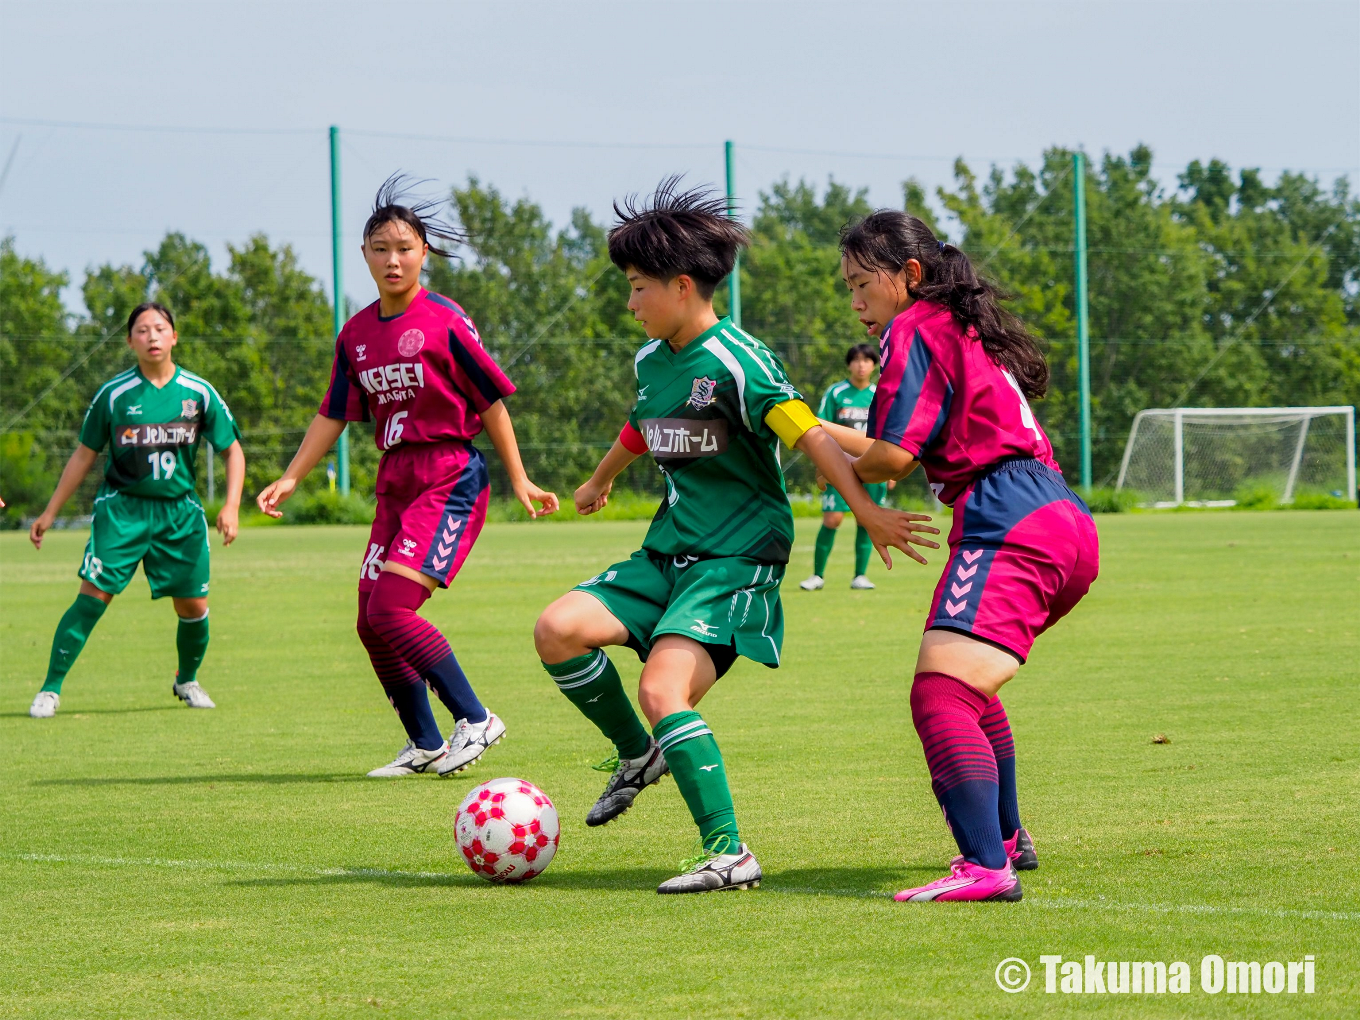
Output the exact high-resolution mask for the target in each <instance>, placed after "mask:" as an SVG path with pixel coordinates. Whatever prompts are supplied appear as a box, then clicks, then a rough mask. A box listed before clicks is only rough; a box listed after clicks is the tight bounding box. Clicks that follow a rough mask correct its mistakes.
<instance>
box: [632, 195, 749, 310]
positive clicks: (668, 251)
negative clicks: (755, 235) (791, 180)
mask: <svg viewBox="0 0 1360 1020" xmlns="http://www.w3.org/2000/svg"><path fill="white" fill-rule="evenodd" d="M614 215H616V216H618V218H619V221H618V223H616V224H615V225H614V227H613V229H611V230H610V231H609V258H610V261H612V262H613V263H614V265H616V266H618V267H619V268H620V269H628V268H629V267H630V266H631V267H632V268H633V269H636V270H637V271H638V272H639V273H642V274H644V275H646V276H650V277H652V278H653V279H657V280H673V279H675V278H676V277H677V276H680V275H681V274H682V273H683V274H684V275H685V276H688V277H690V278H692V279H693V280H694V283H695V288H696V289H697V290H698V291H699V293H700V295H702V296H703V297H704V298H711V297H712V296H713V291H714V290H716V289H717V286H718V284H719V283H721V282H722V281H723V279H724V278H725V277H726V276H727V274H728V273H730V272H732V267H733V266H734V265H736V261H737V252H739V251H740V250H741V249H742V248H745V247H746V245H747V244H748V243H749V238H748V237H747V234H746V228H745V227H743V226H742V225H741V224H740V223H738V222H737V221H736V220H734V219H729V218H728V215H727V200H726V199H725V198H722V197H721V196H719V195H717V194H715V193H714V192H713V191H712V190H711V189H708V188H691V189H689V190H688V191H681V190H680V176H679V175H678V174H677V175H675V176H672V177H667V178H666V179H665V180H663V181H662V182H661V183H660V184H658V185H657V188H656V191H655V192H653V193H652V195H651V196H650V197H648V198H647V199H645V200H641V201H640V200H639V199H638V196H637V195H629V196H628V197H627V198H626V199H624V201H623V206H622V207H620V206H619V203H618V202H615V203H614Z"/></svg>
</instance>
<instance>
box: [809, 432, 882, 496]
mask: <svg viewBox="0 0 1360 1020" xmlns="http://www.w3.org/2000/svg"><path fill="white" fill-rule="evenodd" d="M848 431H851V432H853V431H854V430H853V429H850V430H848ZM795 449H797V450H799V451H800V452H801V453H803V454H805V455H806V456H807V458H808V460H810V461H812V463H814V464H816V465H817V470H818V471H819V472H821V475H822V477H823V478H825V479H826V480H827V483H828V484H830V485H831V486H833V487H834V488H835V490H836V491H837V492H839V493H840V494H841V497H842V498H843V499H844V500H845V502H846V505H847V506H849V507H850V512H851V513H853V514H855V516H856V517H861V516H862V515H863V514H865V513H868V512H871V511H872V508H873V507H874V506H876V504H875V503H874V501H873V500H872V499H870V498H869V494H868V493H867V492H865V491H864V485H863V483H861V482H860V480H859V478H858V477H856V475H855V472H854V469H853V468H852V467H851V466H850V458H849V457H847V456H846V454H845V451H844V450H842V449H841V448H840V446H839V445H838V444H837V443H836V440H835V439H833V438H832V437H831V436H830V435H829V434H828V433H827V432H826V430H825V429H824V428H815V429H808V430H807V431H806V432H804V433H803V436H802V438H801V439H799V440H798V444H797V446H795Z"/></svg>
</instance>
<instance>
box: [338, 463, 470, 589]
mask: <svg viewBox="0 0 1360 1020" xmlns="http://www.w3.org/2000/svg"><path fill="white" fill-rule="evenodd" d="M375 488H376V489H377V493H378V515H377V517H375V518H374V520H373V530H372V531H371V532H369V536H368V551H367V552H366V553H364V562H363V566H362V567H360V569H359V590H360V591H369V590H371V589H372V588H373V586H374V585H375V584H376V583H377V581H378V574H379V573H380V572H381V571H382V568H383V564H384V563H385V562H387V561H389V560H390V561H391V562H393V563H399V564H401V565H402V566H404V567H410V568H411V569H412V570H418V571H420V572H421V573H422V574H428V575H429V576H430V577H433V578H434V579H435V580H436V581H438V582H439V586H440V587H441V588H447V587H448V586H449V582H450V581H451V580H453V578H454V577H455V576H457V574H458V571H459V568H461V567H462V565H463V561H464V560H466V559H467V557H468V553H470V552H471V551H472V545H473V543H474V542H476V541H477V536H478V535H479V534H481V531H482V525H483V524H485V523H486V504H487V500H488V498H489V497H490V494H491V488H490V482H489V479H488V477H487V470H486V458H485V457H483V456H482V454H481V451H480V450H478V449H477V448H476V447H475V446H473V445H472V444H471V443H465V442H462V441H458V440H453V441H449V442H443V443H410V444H408V443H403V444H401V445H399V446H396V447H394V448H392V449H391V450H388V451H387V452H386V453H384V454H383V457H382V460H381V461H380V462H379V464H378V480H377V485H376V486H375Z"/></svg>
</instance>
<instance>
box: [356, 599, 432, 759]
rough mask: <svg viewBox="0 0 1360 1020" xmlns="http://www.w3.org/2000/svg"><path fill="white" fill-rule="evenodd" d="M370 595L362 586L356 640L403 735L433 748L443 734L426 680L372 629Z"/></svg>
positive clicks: (415, 742)
mask: <svg viewBox="0 0 1360 1020" xmlns="http://www.w3.org/2000/svg"><path fill="white" fill-rule="evenodd" d="M371 594H372V593H371V592H367V591H364V590H362V589H360V591H359V621H358V624H357V626H356V627H355V629H356V630H357V631H358V632H359V640H360V641H362V642H363V645H364V649H365V650H366V651H367V652H368V660H369V662H371V663H372V664H373V672H374V673H376V674H377V675H378V682H379V683H380V684H382V687H383V693H384V694H386V695H387V700H388V701H389V702H391V703H392V707H393V708H394V709H396V712H397V718H398V719H400V720H401V725H402V726H403V727H404V728H405V730H406V735H407V736H408V737H410V738H411V742H412V743H413V744H415V745H416V747H418V748H420V749H421V750H422V751H433V750H434V749H435V748H437V747H439V745H440V744H442V743H443V742H444V736H443V734H441V733H440V732H439V724H438V723H436V722H435V719H434V712H433V711H431V710H430V699H429V696H428V695H426V693H425V683H424V681H423V679H422V678H421V676H420V674H419V673H417V672H416V671H415V670H414V669H412V668H411V667H410V665H409V664H408V663H407V662H406V660H405V659H403V658H402V657H401V655H400V653H398V652H397V650H396V649H394V648H393V647H392V646H391V645H389V644H388V643H387V642H386V641H384V640H383V639H382V636H381V635H380V634H379V633H378V632H377V631H376V630H375V629H374V628H373V625H372V623H371V622H370V620H369V615H368V610H369V601H370V596H371Z"/></svg>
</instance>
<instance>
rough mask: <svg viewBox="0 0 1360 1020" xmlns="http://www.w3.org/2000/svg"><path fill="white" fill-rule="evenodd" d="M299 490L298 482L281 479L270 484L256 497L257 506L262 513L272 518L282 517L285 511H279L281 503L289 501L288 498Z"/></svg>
mask: <svg viewBox="0 0 1360 1020" xmlns="http://www.w3.org/2000/svg"><path fill="white" fill-rule="evenodd" d="M296 488H297V482H295V481H294V480H293V479H291V478H280V479H279V480H278V481H277V482H270V483H269V484H268V485H266V486H265V487H264V490H263V491H262V492H261V493H260V494H259V495H258V496H256V497H255V505H256V506H258V507H259V508H260V512H261V513H263V514H268V515H269V516H270V517H282V516H283V511H282V510H280V509H279V504H280V503H285V502H287V501H288V497H289V496H291V495H292V494H293V490H295V489H296Z"/></svg>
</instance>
